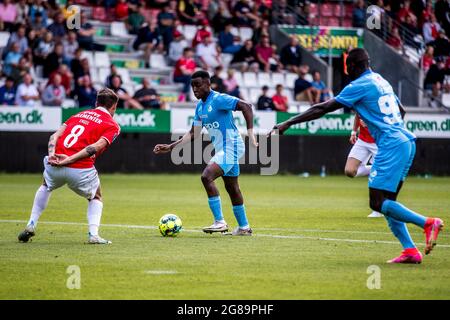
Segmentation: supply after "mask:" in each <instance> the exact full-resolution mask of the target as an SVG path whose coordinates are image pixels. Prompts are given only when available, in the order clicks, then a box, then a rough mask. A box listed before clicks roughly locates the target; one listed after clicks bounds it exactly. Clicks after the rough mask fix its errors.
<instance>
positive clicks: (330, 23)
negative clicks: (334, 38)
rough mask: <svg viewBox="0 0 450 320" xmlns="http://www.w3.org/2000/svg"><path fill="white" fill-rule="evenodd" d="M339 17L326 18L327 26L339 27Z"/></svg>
mask: <svg viewBox="0 0 450 320" xmlns="http://www.w3.org/2000/svg"><path fill="white" fill-rule="evenodd" d="M339 24H340V23H339V18H337V17H330V18H328V22H327V24H326V25H327V26H330V27H339Z"/></svg>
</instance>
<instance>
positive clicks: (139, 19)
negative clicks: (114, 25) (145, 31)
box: [125, 4, 145, 34]
mask: <svg viewBox="0 0 450 320" xmlns="http://www.w3.org/2000/svg"><path fill="white" fill-rule="evenodd" d="M141 12H142V6H141V4H138V5H137V7H135V8H130V14H129V15H128V18H127V20H126V22H125V23H126V26H127V29H128V32H129V33H130V34H138V31H139V29H140V28H141V26H142V25H143V24H144V22H145V18H144V16H143V15H142V13H141Z"/></svg>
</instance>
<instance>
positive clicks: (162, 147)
mask: <svg viewBox="0 0 450 320" xmlns="http://www.w3.org/2000/svg"><path fill="white" fill-rule="evenodd" d="M170 151H171V148H170V144H157V145H156V146H155V147H154V148H153V152H154V153H155V154H163V153H167V152H170Z"/></svg>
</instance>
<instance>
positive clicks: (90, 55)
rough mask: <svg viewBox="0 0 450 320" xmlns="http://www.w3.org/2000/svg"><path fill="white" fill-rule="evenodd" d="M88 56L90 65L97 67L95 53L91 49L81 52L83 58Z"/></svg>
mask: <svg viewBox="0 0 450 320" xmlns="http://www.w3.org/2000/svg"><path fill="white" fill-rule="evenodd" d="M84 58H86V59H87V60H88V62H89V66H90V67H95V64H94V54H93V53H92V52H91V51H85V50H84V51H83V53H82V54H81V59H84Z"/></svg>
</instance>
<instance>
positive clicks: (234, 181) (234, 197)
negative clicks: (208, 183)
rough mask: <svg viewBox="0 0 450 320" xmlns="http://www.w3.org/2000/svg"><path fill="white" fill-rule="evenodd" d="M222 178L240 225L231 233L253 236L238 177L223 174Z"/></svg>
mask: <svg viewBox="0 0 450 320" xmlns="http://www.w3.org/2000/svg"><path fill="white" fill-rule="evenodd" d="M237 165H238V164H237ZM222 179H223V181H224V183H225V189H226V190H227V192H228V195H229V196H230V199H231V203H232V204H233V213H234V216H235V217H236V220H237V222H238V225H239V226H238V227H237V228H235V230H233V232H232V233H231V235H234V236H251V235H252V233H253V231H252V229H251V228H250V225H249V223H248V219H247V214H246V212H245V206H244V199H243V197H242V193H241V190H240V188H239V182H238V177H237V176H235V177H233V176H223V177H222Z"/></svg>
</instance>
